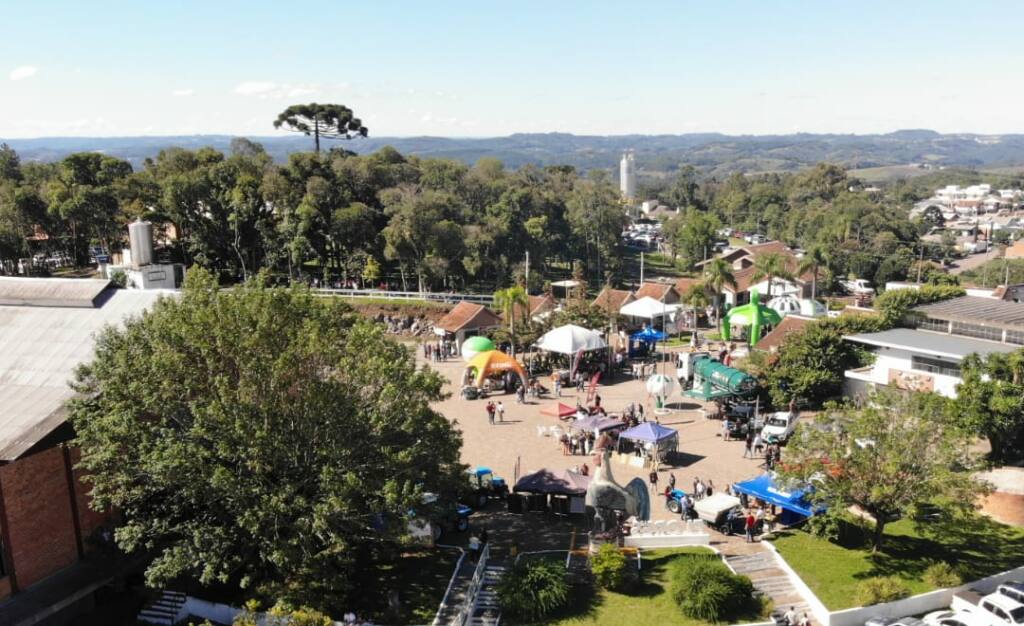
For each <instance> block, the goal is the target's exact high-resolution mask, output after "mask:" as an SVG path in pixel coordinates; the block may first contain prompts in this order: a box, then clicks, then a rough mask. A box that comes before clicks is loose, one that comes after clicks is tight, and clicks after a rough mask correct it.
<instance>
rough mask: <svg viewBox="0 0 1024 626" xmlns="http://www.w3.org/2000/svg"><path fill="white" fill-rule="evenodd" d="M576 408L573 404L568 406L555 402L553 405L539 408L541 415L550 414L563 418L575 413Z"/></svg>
mask: <svg viewBox="0 0 1024 626" xmlns="http://www.w3.org/2000/svg"><path fill="white" fill-rule="evenodd" d="M577 410H578V409H577V408H576V407H574V406H569V405H568V404H563V403H561V402H556V403H555V405H554V406H546V407H544V408H543V409H541V410H540V413H541V415H551V416H554V417H557V418H558V419H561V420H564V419H566V418H568V417H572V416H573V415H576V411H577Z"/></svg>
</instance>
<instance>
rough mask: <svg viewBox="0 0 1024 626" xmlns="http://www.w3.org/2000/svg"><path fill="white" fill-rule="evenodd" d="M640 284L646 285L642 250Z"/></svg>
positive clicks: (641, 252)
mask: <svg viewBox="0 0 1024 626" xmlns="http://www.w3.org/2000/svg"><path fill="white" fill-rule="evenodd" d="M640 286H641V287H643V286H644V252H643V250H641V251H640Z"/></svg>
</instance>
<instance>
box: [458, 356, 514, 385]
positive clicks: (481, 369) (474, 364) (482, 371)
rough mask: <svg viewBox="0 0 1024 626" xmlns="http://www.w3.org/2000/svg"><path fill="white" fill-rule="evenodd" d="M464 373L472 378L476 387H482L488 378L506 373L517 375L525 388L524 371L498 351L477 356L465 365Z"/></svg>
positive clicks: (510, 358)
mask: <svg viewBox="0 0 1024 626" xmlns="http://www.w3.org/2000/svg"><path fill="white" fill-rule="evenodd" d="M466 372H467V374H471V375H472V376H473V385H474V386H476V387H482V386H483V384H484V380H486V379H487V378H488V377H489V376H492V375H494V374H508V373H515V374H516V375H518V376H519V380H520V382H521V383H522V385H523V386H524V387H525V386H526V370H525V369H523V366H522V365H520V364H519V361H517V360H515V358H513V357H510V356H509V355H507V354H505V353H504V352H501V351H499V350H489V351H487V352H481V353H480V354H477V355H476V356H474V357H473V358H472V359H470V360H469V363H467V364H466Z"/></svg>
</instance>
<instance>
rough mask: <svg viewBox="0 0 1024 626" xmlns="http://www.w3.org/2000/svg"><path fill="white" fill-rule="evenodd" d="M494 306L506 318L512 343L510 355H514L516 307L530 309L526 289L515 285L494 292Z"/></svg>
mask: <svg viewBox="0 0 1024 626" xmlns="http://www.w3.org/2000/svg"><path fill="white" fill-rule="evenodd" d="M494 306H496V307H498V309H500V310H501V313H502V315H504V316H505V319H507V320H508V334H509V339H510V341H511V343H512V356H513V357H514V356H515V355H516V309H517V308H521V309H524V310H526V311H529V310H530V297H529V296H528V295H527V293H526V290H525V289H523V288H522V287H520V286H519V285H516V286H514V287H508V288H507V289H500V290H498V291H495V292H494Z"/></svg>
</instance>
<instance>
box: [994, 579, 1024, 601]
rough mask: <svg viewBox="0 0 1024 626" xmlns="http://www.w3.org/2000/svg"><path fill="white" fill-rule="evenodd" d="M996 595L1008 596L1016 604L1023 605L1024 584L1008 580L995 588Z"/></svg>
mask: <svg viewBox="0 0 1024 626" xmlns="http://www.w3.org/2000/svg"><path fill="white" fill-rule="evenodd" d="M996 593H1001V594H1003V595H1004V596H1009V597H1010V598H1013V599H1014V600H1016V601H1017V602H1020V603H1022V604H1024V582H1020V581H1019V580H1008V581H1006V582H1005V583H1003V584H1001V585H999V586H998V587H996Z"/></svg>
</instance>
